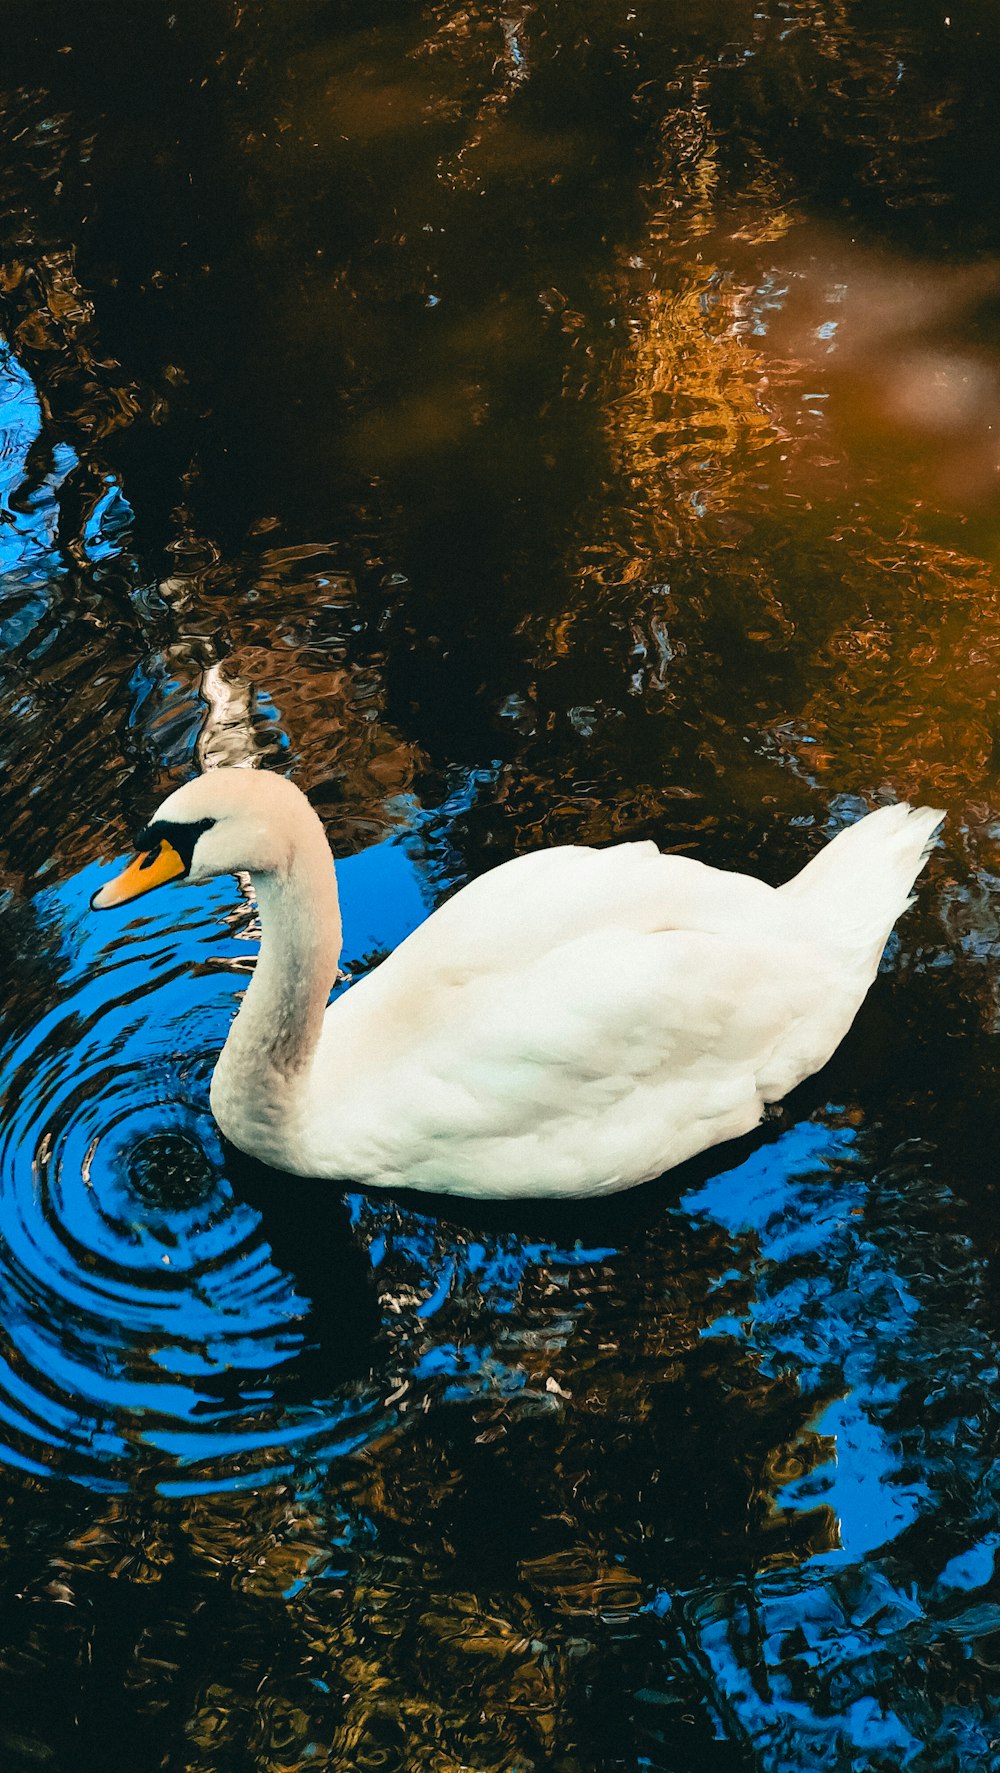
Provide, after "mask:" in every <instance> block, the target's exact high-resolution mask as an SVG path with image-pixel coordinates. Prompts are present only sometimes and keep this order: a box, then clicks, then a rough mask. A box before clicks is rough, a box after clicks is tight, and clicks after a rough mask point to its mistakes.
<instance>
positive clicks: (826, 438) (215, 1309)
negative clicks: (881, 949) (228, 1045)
mask: <svg viewBox="0 0 1000 1773" xmlns="http://www.w3.org/2000/svg"><path fill="white" fill-rule="evenodd" d="M996 51H997V42H996V21H995V18H994V17H993V15H992V13H991V12H990V10H989V9H987V8H986V7H984V6H979V5H977V4H972V5H968V6H965V7H963V8H962V10H961V12H955V13H952V14H946V13H945V12H944V11H942V9H941V8H940V7H931V6H930V5H925V4H919V5H916V6H914V5H913V4H912V3H908V4H907V5H906V6H903V5H901V4H895V3H891V0H890V3H886V4H879V5H874V4H871V3H869V0H865V3H864V4H862V3H861V0H853V3H851V4H847V5H842V6H839V7H833V8H831V7H828V6H821V5H818V4H813V0H762V4H761V5H759V6H757V8H756V9H751V8H749V7H745V6H743V5H741V4H736V3H735V0H733V3H730V0H727V3H726V4H724V5H721V6H717V7H715V8H713V9H709V10H708V12H707V13H706V11H705V9H702V12H701V13H698V12H692V10H691V9H690V8H689V7H681V6H679V5H674V4H673V3H672V0H671V3H668V4H667V5H664V4H662V3H661V0H657V4H655V5H653V4H648V3H645V4H644V3H642V0H639V3H638V4H629V5H625V4H624V3H622V4H611V5H609V4H607V0H602V4H601V5H597V4H592V3H591V0H558V3H552V4H548V3H546V0H527V3H526V4H517V3H510V4H507V3H506V0H505V3H504V4H503V5H500V6H487V5H485V4H482V5H481V4H478V0H471V3H467V4H463V5H457V4H428V5H426V6H420V7H416V8H414V7H413V6H411V5H407V6H403V5H401V4H395V3H394V0H384V3H380V4H378V5H376V6H374V7H372V6H368V7H366V8H364V9H361V8H357V7H352V6H350V5H347V4H337V5H330V4H327V3H325V0H291V3H286V4H284V5H282V6H277V5H273V4H268V3H266V0H251V3H250V4H243V3H237V0H210V3H207V4H202V5H200V6H199V7H198V8H194V7H186V6H178V7H176V8H175V9H173V10H170V9H169V8H167V7H166V6H160V5H158V4H150V5H147V6H145V7H143V8H140V9H138V10H137V9H136V8H134V7H132V6H126V5H125V4H124V3H123V0H105V4H103V5H102V6H100V7H98V8H91V9H86V11H85V12H81V11H80V9H79V8H78V7H76V6H72V5H69V4H61V3H58V0H52V4H49V5H46V6H45V7H42V8H39V7H37V5H29V4H27V3H26V0H10V3H9V4H8V7H7V9H6V15H5V55H4V67H3V71H2V75H0V138H2V142H3V150H4V151H3V157H2V158H3V172H2V174H0V188H2V193H3V202H2V205H0V338H2V342H0V764H2V768H3V785H4V791H5V798H4V812H5V816H4V819H3V821H2V832H0V893H2V917H3V931H4V941H3V943H2V944H0V950H2V953H0V1065H2V1074H3V1090H4V1112H3V1119H2V1125H0V1584H2V1591H3V1594H4V1597H5V1605H4V1607H3V1609H2V1612H0V1691H2V1700H0V1761H2V1765H3V1768H4V1773H7V1769H8V1768H9V1769H11V1773H22V1769H23V1770H27V1769H35V1768H37V1767H49V1768H55V1769H59V1770H60V1773H61V1770H62V1769H66V1770H67V1773H69V1770H71V1769H72V1770H73V1773H77V1770H83V1773H87V1770H89V1769H91V1768H94V1769H97V1768H100V1769H102V1773H104V1770H106V1769H107V1768H109V1767H117V1766H122V1767H128V1768H129V1770H130V1773H145V1770H146V1769H149V1770H150V1773H152V1770H153V1769H168V1770H170V1773H175V1770H176V1773H181V1770H184V1773H245V1770H248V1769H255V1770H256V1769H262V1770H266V1773H279V1770H280V1773H286V1770H287V1773H291V1770H292V1769H298V1768H312V1767H315V1768H328V1769H331V1770H333V1769H336V1770H337V1773H341V1770H344V1773H347V1770H348V1769H350V1770H351V1773H355V1770H361V1769H366V1768H382V1769H396V1768H398V1769H400V1770H401V1773H404V1770H405V1773H411V1770H416V1769H428V1770H433V1773H459V1769H462V1770H467V1769H475V1770H476V1773H534V1770H535V1769H538V1770H540V1769H542V1768H545V1769H549V1768H553V1769H558V1770H559V1773H615V1770H619V1769H620V1770H621V1773H633V1770H636V1769H639V1768H652V1769H656V1770H658V1773H683V1770H687V1769H689V1768H691V1769H693V1768H697V1769H699V1773H701V1770H706V1773H714V1770H718V1773H732V1770H736V1769H740V1770H743V1769H751V1768H753V1769H763V1770H766V1773H779V1770H780V1773H817V1770H818V1769H829V1770H830V1773H846V1770H847V1769H851V1770H858V1773H895V1770H896V1769H897V1768H898V1767H900V1766H901V1765H903V1764H904V1762H905V1764H906V1765H908V1766H910V1765H912V1766H913V1767H914V1768H915V1769H916V1770H917V1773H958V1770H959V1769H962V1770H964V1769H967V1768H970V1767H976V1768H977V1769H978V1768H983V1769H989V1768H1000V1726H998V1724H997V1717H998V1715H1000V1691H998V1673H997V1670H998V1666H1000V1664H998V1655H1000V1607H998V1604H997V1600H996V1592H997V1591H996V1575H995V1571H996V1558H997V1550H998V1547H1000V1496H998V1481H997V1476H996V1472H997V1464H996V1455H997V1428H998V1422H997V1410H996V1401H995V1399H996V1387H997V1327H998V1309H997V1305H998V1290H997V1278H996V1277H997V1267H996V1264H997V1229H996V1227H997V1219H996V1213H997V1194H996V1186H997V1185H996V1161H995V1152H996V1148H997V1136H998V1133H1000V1089H998V1086H997V1083H996V1081H995V1079H996V1063H995V1061H996V1032H997V1025H998V1015H1000V992H998V985H997V980H998V978H1000V965H998V962H1000V954H998V947H1000V922H998V914H997V911H996V909H995V907H996V904H997V890H998V887H1000V865H998V860H997V842H998V836H1000V781H998V772H997V755H998V751H997V742H998V734H1000V726H998V720H1000V715H998V710H997V695H998V691H997V660H998V656H1000V608H998V598H997V565H996V562H997V552H998V541H1000V506H998V502H997V501H998V493H997V485H998V471H1000V238H998V226H997V214H996V199H995V184H996V177H995V174H996V165H997V147H998V140H997V121H996V118H997V113H996V105H995V94H994V91H993V86H994V82H993V80H992V74H991V70H992V67H993V65H994V63H995V57H996ZM236 762H248V763H252V764H256V765H257V766H259V767H265V768H271V769H278V770H282V771H285V772H287V773H289V774H291V775H293V776H294V778H295V779H296V780H297V781H298V782H299V783H300V784H301V785H302V786H303V787H305V788H306V789H307V790H308V792H309V793H310V795H311V797H312V799H313V801H314V804H315V805H316V806H317V807H318V809H319V810H320V812H321V814H322V816H323V818H324V821H325V823H326V825H327V829H328V832H329V835H330V840H331V843H332V844H333V846H334V849H335V851H336V854H337V855H338V858H342V859H343V865H342V868H341V882H342V891H343V896H344V910H345V942H346V949H345V962H346V964H347V966H348V969H349V971H350V973H351V974H352V975H353V976H355V977H356V976H358V975H359V974H360V973H361V972H363V971H364V970H365V969H366V968H368V967H371V966H372V965H375V964H377V963H378V960H379V958H380V957H381V956H382V955H384V954H385V953H386V952H387V951H388V950H389V949H391V948H392V947H393V946H394V945H395V943H396V942H398V941H399V940H400V939H401V938H402V936H403V935H405V934H406V932H407V931H408V930H409V929H411V928H413V927H414V925H415V924H416V923H417V922H419V921H420V919H421V918H422V917H424V916H425V915H426V914H427V912H428V911H429V910H430V909H431V908H432V907H433V906H434V905H435V904H436V903H437V902H439V900H440V899H441V897H442V896H443V895H444V894H446V893H447V892H448V891H450V890H451V889H452V888H453V887H454V886H455V885H456V884H459V883H461V882H462V881H464V880H466V879H469V878H472V877H474V876H475V875H476V874H478V873H479V872H481V871H482V870H483V869H485V868H487V867H489V866H491V865H493V864H494V863H496V862H498V861H501V860H503V859H505V858H506V857H508V856H510V855H513V854H516V853H519V852H523V851H526V850H530V849H534V848H537V847H539V846H540V845H544V844H547V843H552V842H572V841H583V842H605V841H609V840H614V839H618V838H629V837H637V838H638V837H642V838H646V837H653V838H655V839H656V841H657V842H659V843H660V844H661V845H662V846H663V847H664V848H668V849H674V850H682V851H687V852H690V853H694V854H697V855H699V856H702V857H704V858H705V859H706V860H709V861H711V862H714V863H716V864H718V865H721V866H745V867H749V868H752V869H753V870H755V871H756V872H759V873H760V874H762V875H763V876H764V877H765V878H767V879H769V880H778V879H781V878H783V877H785V876H787V875H788V874H790V873H792V872H794V870H795V869H797V868H798V867H800V866H801V865H802V864H803V862H804V861H805V860H806V859H807V858H808V856H809V855H811V854H813V853H814V851H815V850H816V848H817V847H818V846H819V845H820V844H821V843H822V842H824V841H826V840H827V839H828V838H829V836H830V835H831V834H832V833H833V832H834V831H835V830H836V829H837V828H838V827H839V826H840V825H842V824H844V823H845V822H848V821H850V820H852V819H853V818H855V817H857V816H858V815H859V814H860V813H861V812H863V811H864V810H865V809H866V808H867V807H869V806H872V805H876V804H879V803H882V802H885V801H889V800H893V799H898V798H904V797H911V798H914V799H918V800H922V801H927V802H931V803H933V804H940V805H946V806H947V807H948V809H949V819H948V824H947V827H946V829H945V833H944V836H943V839H942V842H941V844H940V846H939V848H938V849H937V850H936V852H935V854H934V856H933V858H932V861H931V863H930V865H929V866H928V868H927V870H926V872H925V875H924V876H923V878H922V880H921V883H920V888H919V893H918V899H917V903H916V905H915V906H914V908H913V909H912V910H911V911H910V912H909V913H908V914H907V916H906V918H905V919H904V920H903V922H902V923H901V925H900V928H899V930H898V932H897V934H896V935H895V936H894V937H893V939H892V941H891V943H890V946H889V949H888V951H887V955H886V960H885V963H884V966H883V969H882V974H881V976H880V979H879V981H878V982H877V985H876V988H875V990H874V991H873V993H872V997H871V999H870V1001H869V1003H868V1005H867V1006H866V1008H865V1010H864V1012H863V1013H862V1016H861V1017H860V1018H859V1021H858V1024H857V1026H856V1028H855V1030H854V1031H853V1032H852V1034H851V1036H850V1037H849V1039H848V1041H847V1042H846V1043H845V1045H844V1047H843V1049H842V1051H841V1053H840V1054H839V1055H838V1056H837V1058H836V1059H835V1060H834V1062H833V1064H832V1065H831V1066H830V1067H829V1068H828V1070H827V1072H826V1073H825V1074H823V1075H822V1076H821V1077H820V1078H818V1079H815V1080H813V1082H812V1083H810V1084H809V1085H807V1086H805V1087H804V1089H803V1090H802V1091H800V1092H799V1093H798V1094H797V1095H796V1096H795V1097H794V1098H792V1100H791V1101H789V1102H788V1103H787V1104H785V1105H783V1106H782V1108H781V1109H780V1110H778V1111H776V1112H775V1114H774V1116H773V1118H772V1119H770V1120H769V1122H768V1124H767V1126H766V1127H765V1128H764V1129H763V1130H762V1131H761V1133H760V1134H759V1135H757V1136H755V1137H754V1138H752V1139H749V1140H747V1141H744V1142H741V1144H740V1145H739V1146H737V1147H733V1148H727V1149H726V1150H724V1151H718V1152H716V1153H710V1154H708V1155H707V1156H706V1157H705V1158H704V1159H702V1160H699V1162H698V1163H697V1164H695V1165H691V1166H687V1167H686V1168H685V1169H684V1170H682V1171H678V1172H676V1173H675V1174H673V1175H671V1176H668V1177H666V1178H664V1179H663V1180H662V1181H660V1182H658V1183H654V1184H651V1185H649V1186H648V1187H646V1188H644V1189H641V1190H637V1191H635V1193H634V1194H631V1195H629V1196H625V1197H621V1198H618V1199H616V1200H613V1201H610V1202H607V1203H604V1204H602V1205H599V1206H594V1205H589V1206H587V1207H586V1208H584V1207H580V1208H578V1209H573V1208H568V1209H561V1210H560V1211H558V1212H555V1211H553V1210H551V1209H549V1210H543V1209H542V1208H540V1207H538V1206H531V1205H522V1206H510V1205H505V1206H500V1207H496V1208H491V1209H490V1210H489V1211H486V1210H483V1209H476V1208H474V1207H472V1206H470V1205H469V1204H468V1203H462V1202H459V1201H452V1202H449V1201H439V1200H434V1201H433V1202H431V1201H429V1200H427V1199H423V1200H422V1199H420V1198H419V1197H417V1196H411V1197H399V1198H389V1197H378V1196H372V1195H366V1194H363V1193H360V1192H351V1191H344V1190H341V1189H334V1188H330V1187H329V1186H325V1187H319V1186H315V1187H314V1186H311V1185H306V1184H302V1183H298V1182H293V1181H291V1180H288V1181H281V1180H278V1179H276V1178H274V1177H272V1176H268V1175H267V1174H266V1173H264V1172H262V1171H259V1170H258V1169H256V1168H255V1167H254V1166H253V1165H251V1164H248V1163H245V1162H243V1161H242V1160H238V1159H237V1158H236V1156H235V1154H234V1153H233V1152H232V1151H230V1150H227V1149H226V1148H225V1147H224V1146H223V1144H222V1142H221V1141H220V1139H219V1137H218V1135H217V1133H216V1132H215V1130H214V1127H213V1124H212V1121H211V1118H210V1115H209V1113H208V1105H207V1087H208V1079H209V1076H210V1073H211V1065H212V1061H213V1055H214V1054H215V1052H216V1051H217V1050H218V1047H219V1045H220V1043H221V1041H222V1039H223V1038H224V1034H225V1029H226V1026H227V1024H228V1021H229V1018H230V1016H231V1014H232V1011H233V1008H234V1005H235V999H236V993H237V992H238V991H239V990H240V989H241V987H242V984H243V983H244V982H245V976H246V972H247V969H248V967H249V965H250V964H251V963H252V956H253V952H254V941H253V911H252V906H251V905H249V904H248V903H247V901H246V899H245V898H244V897H243V895H242V893H241V891H240V888H239V885H238V883H236V882H232V883H230V882H219V883H217V884H216V885H215V886H214V887H212V888H210V889H201V890H196V889H190V888H185V887H176V888H172V889H171V890H170V891H169V892H165V893H163V894H162V895H159V896H157V897H155V898H153V899H150V900H148V901H143V903H142V904H141V905H139V906H137V907H136V915H135V916H134V917H133V918H131V919H129V918H127V917H124V916H123V917H121V918H120V919H119V920H117V921H114V920H109V919H94V918H93V917H92V916H91V915H90V913H89V911H88V909H87V906H88V903H89V898H90V895H91V893H92V892H93V891H94V889H95V887H96V886H97V885H98V884H99V883H100V881H101V880H102V879H104V878H105V877H106V874H107V872H108V871H109V870H110V868H111V867H112V866H113V864H114V862H115V859H116V858H117V857H120V856H121V855H122V854H123V853H124V852H126V851H127V849H128V847H129V843H130V839H131V836H132V834H133V833H134V832H135V831H137V830H139V829H141V827H142V826H143V825H144V824H145V823H146V822H147V820H148V817H149V815H150V813H151V812H152V810H153V809H154V808H155V806H156V804H157V802H158V800H159V799H160V798H161V797H162V796H163V795H164V794H165V793H166V792H168V791H169V790H170V788H171V787H173V786H175V785H176V784H178V783H179V782H181V781H183V780H185V779H186V778H187V777H188V776H189V775H191V774H192V773H193V772H195V771H197V770H200V769H206V768H211V767H213V766H215V765H218V764H220V763H236Z"/></svg>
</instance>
